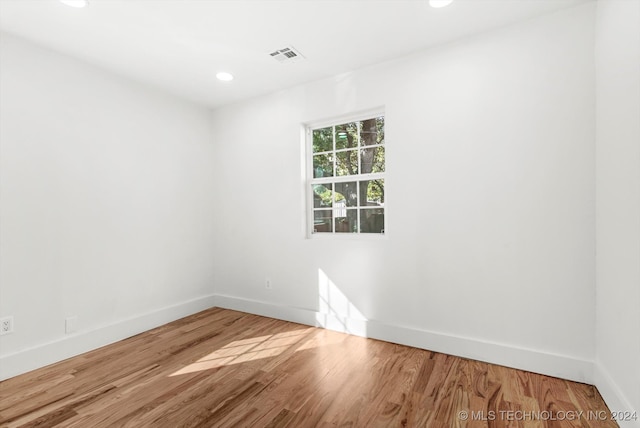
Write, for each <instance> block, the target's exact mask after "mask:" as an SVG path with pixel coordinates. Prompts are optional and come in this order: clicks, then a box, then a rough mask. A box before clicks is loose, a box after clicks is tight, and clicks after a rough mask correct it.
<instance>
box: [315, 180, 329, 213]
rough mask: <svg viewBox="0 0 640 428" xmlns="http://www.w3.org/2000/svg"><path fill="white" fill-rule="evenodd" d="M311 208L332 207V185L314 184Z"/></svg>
mask: <svg viewBox="0 0 640 428" xmlns="http://www.w3.org/2000/svg"><path fill="white" fill-rule="evenodd" d="M312 187H313V208H331V206H332V205H333V191H332V189H333V184H314V185H313V186H312Z"/></svg>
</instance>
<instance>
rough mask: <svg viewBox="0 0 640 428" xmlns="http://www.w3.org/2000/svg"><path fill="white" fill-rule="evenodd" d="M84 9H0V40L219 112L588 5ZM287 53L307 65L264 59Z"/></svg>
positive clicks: (7, 5)
mask: <svg viewBox="0 0 640 428" xmlns="http://www.w3.org/2000/svg"><path fill="white" fill-rule="evenodd" d="M89 1H90V5H89V7H87V8H84V9H75V8H71V7H68V6H65V5H63V4H61V3H60V2H58V1H57V0H0V29H1V30H3V31H5V32H7V33H11V34H15V35H18V36H21V37H24V38H26V39H29V40H32V41H34V42H36V43H39V44H41V45H45V46H48V47H50V48H52V49H54V50H57V51H59V52H63V53H66V54H69V55H72V56H75V57H78V58H82V59H84V60H85V61H88V62H90V63H93V64H96V65H98V66H100V67H103V68H106V69H109V70H111V71H113V72H116V73H118V74H121V75H124V76H128V77H130V78H132V79H135V80H138V81H142V82H146V83H147V84H150V85H153V86H156V87H159V88H162V89H163V90H165V91H168V92H170V93H173V94H175V95H178V96H180V97H183V98H187V99H189V100H192V101H195V102H197V103H200V104H204V105H206V106H209V107H219V106H221V105H225V104H229V103H232V102H236V101H240V100H243V99H247V98H250V97H253V96H256V95H260V94H264V93H268V92H273V91H276V90H279V89H283V88H286V87H289V86H293V85H296V84H300V83H303V82H308V81H312V80H316V79H320V78H323V77H328V76H332V75H335V74H340V73H343V72H347V71H351V70H354V69H357V68H360V67H364V66H367V65H371V64H375V63H379V62H382V61H387V60H390V59H394V58H397V57H400V56H404V55H408V54H411V53H413V52H416V51H420V50H423V49H426V48H428V47H430V46H433V45H437V44H441V43H445V42H448V41H452V40H456V39H459V38H461V37H464V36H467V35H470V34H473V33H478V32H482V31H486V30H490V29H493V28H497V27H500V26H504V25H508V24H511V23H514V22H517V21H520V20H524V19H528V18H531V17H534V16H538V15H541V14H544V13H549V12H552V11H554V10H558V9H562V8H566V7H571V6H574V5H577V4H579V3H583V2H585V1H590V0H455V1H454V3H453V4H452V5H450V6H448V7H446V8H443V9H433V8H431V7H429V6H428V4H427V0H341V1H338V0H252V1H249V0H230V1H229V0H89ZM287 45H292V46H294V47H295V48H296V49H297V50H299V51H300V52H301V53H302V54H303V55H304V56H305V57H306V59H305V60H304V61H300V62H294V63H289V64H287V63H278V62H277V61H276V60H274V59H273V58H271V57H270V56H269V53H270V52H272V51H274V50H276V49H279V48H282V47H285V46H287ZM221 70H225V71H230V72H231V73H233V74H234V75H235V80H234V81H233V82H229V83H223V82H219V81H218V80H216V78H215V74H216V72H218V71H221Z"/></svg>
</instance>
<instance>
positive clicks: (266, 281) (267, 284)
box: [264, 278, 272, 290]
mask: <svg viewBox="0 0 640 428" xmlns="http://www.w3.org/2000/svg"><path fill="white" fill-rule="evenodd" d="M264 288H266V289H267V290H271V289H272V286H271V280H270V279H269V278H267V279H266V280H265V281H264Z"/></svg>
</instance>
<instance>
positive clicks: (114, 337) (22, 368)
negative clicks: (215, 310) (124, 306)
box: [0, 295, 215, 380]
mask: <svg viewBox="0 0 640 428" xmlns="http://www.w3.org/2000/svg"><path fill="white" fill-rule="evenodd" d="M214 303H215V297H214V296H213V295H210V296H205V297H201V298H198V299H194V300H190V301H187V302H182V303H179V304H176V305H173V306H169V307H166V308H162V309H158V310H155V311H152V312H149V313H146V314H143V315H140V316H136V317H133V318H128V319H123V320H120V321H118V322H116V323H113V324H110V325H107V326H104V327H100V328H97V329H94V330H91V331H86V332H79V333H77V334H73V335H69V336H65V337H64V338H62V339H60V340H56V341H53V342H49V343H45V344H42V345H39V346H36V347H33V348H29V349H24V350H22V351H19V352H16V353H13V354H8V355H3V356H1V357H0V380H4V379H8V378H10V377H13V376H17V375H19V374H22V373H26V372H28V371H31V370H34V369H37V368H40V367H44V366H47V365H49V364H53V363H56V362H58V361H62V360H65V359H67V358H70V357H73V356H76V355H79V354H82V353H84V352H88V351H91V350H93V349H96V348H100V347H102V346H105V345H108V344H110V343H114V342H117V341H119V340H122V339H125V338H127V337H131V336H134V335H136V334H139V333H142V332H144V331H147V330H151V329H152V328H155V327H158V326H161V325H163V324H166V323H169V322H171V321H175V320H177V319H179V318H183V317H185V316H187V315H191V314H194V313H196V312H199V311H202V310H204V309H208V308H211V307H213V306H215V304H214Z"/></svg>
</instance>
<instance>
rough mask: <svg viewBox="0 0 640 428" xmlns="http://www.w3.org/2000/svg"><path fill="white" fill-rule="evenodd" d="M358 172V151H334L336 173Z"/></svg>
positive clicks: (348, 173) (350, 173)
mask: <svg viewBox="0 0 640 428" xmlns="http://www.w3.org/2000/svg"><path fill="white" fill-rule="evenodd" d="M357 173H358V151H357V150H348V151H346V152H338V153H336V175H354V174H357Z"/></svg>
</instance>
